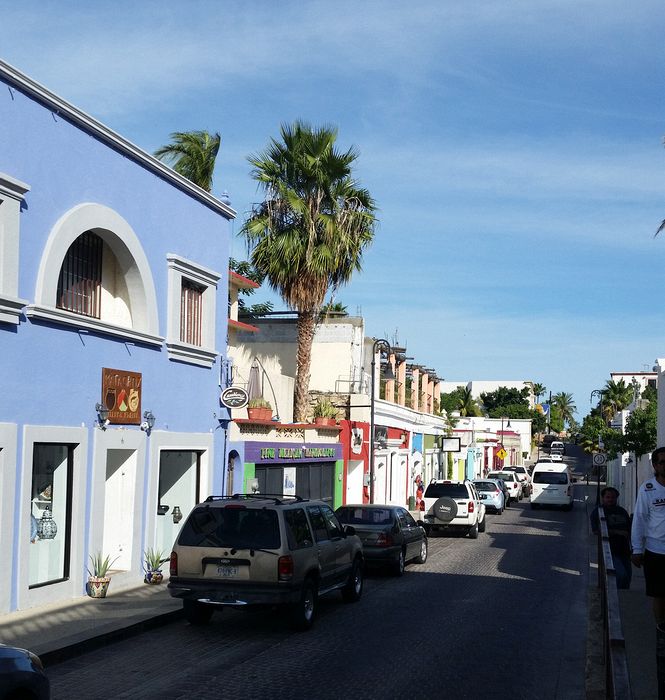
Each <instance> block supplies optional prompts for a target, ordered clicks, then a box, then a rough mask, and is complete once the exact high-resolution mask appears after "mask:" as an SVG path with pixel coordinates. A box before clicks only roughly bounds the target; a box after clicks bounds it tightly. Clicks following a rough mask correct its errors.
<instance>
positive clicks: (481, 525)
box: [478, 517, 487, 532]
mask: <svg viewBox="0 0 665 700" xmlns="http://www.w3.org/2000/svg"><path fill="white" fill-rule="evenodd" d="M486 525H487V518H486V517H485V518H483V519H482V521H481V522H479V523H478V532H485V527H486Z"/></svg>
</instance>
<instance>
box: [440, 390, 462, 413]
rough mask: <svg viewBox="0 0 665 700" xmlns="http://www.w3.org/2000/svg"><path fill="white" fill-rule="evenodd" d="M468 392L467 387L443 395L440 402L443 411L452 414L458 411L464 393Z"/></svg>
mask: <svg viewBox="0 0 665 700" xmlns="http://www.w3.org/2000/svg"><path fill="white" fill-rule="evenodd" d="M465 391H466V387H463V386H459V387H457V389H453V391H449V392H448V393H445V394H441V400H440V406H441V410H442V411H446V412H448V413H452V412H453V411H458V410H459V408H458V406H459V402H460V400H461V399H462V397H463V396H464V392H465Z"/></svg>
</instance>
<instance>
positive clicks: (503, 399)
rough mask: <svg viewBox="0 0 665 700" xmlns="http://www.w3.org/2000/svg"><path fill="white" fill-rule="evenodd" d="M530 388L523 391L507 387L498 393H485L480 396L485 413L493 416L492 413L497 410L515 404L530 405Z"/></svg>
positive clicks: (500, 389)
mask: <svg viewBox="0 0 665 700" xmlns="http://www.w3.org/2000/svg"><path fill="white" fill-rule="evenodd" d="M530 393H531V390H530V389H529V387H524V388H523V389H509V388H508V387H505V386H500V387H499V388H498V389H496V391H490V392H484V393H482V394H481V395H480V400H481V402H482V404H483V407H484V409H485V413H487V414H488V415H491V411H493V409H495V408H502V407H504V406H511V405H515V404H522V405H524V406H528V405H529V394H530Z"/></svg>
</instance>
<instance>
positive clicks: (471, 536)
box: [469, 523, 478, 540]
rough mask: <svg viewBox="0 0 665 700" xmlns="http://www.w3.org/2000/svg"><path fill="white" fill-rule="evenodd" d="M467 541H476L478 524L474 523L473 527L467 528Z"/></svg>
mask: <svg viewBox="0 0 665 700" xmlns="http://www.w3.org/2000/svg"><path fill="white" fill-rule="evenodd" d="M469 539H471V540H477V539H478V523H476V524H475V525H474V526H473V527H470V528H469Z"/></svg>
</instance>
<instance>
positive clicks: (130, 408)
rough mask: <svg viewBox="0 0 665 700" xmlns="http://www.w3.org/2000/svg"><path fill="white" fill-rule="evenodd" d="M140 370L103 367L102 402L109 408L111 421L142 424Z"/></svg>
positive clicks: (119, 423)
mask: <svg viewBox="0 0 665 700" xmlns="http://www.w3.org/2000/svg"><path fill="white" fill-rule="evenodd" d="M141 383H142V375H141V373H140V372H128V371H127V370H124V369H110V368H108V367H102V403H103V404H104V405H105V406H106V408H108V410H109V415H108V419H109V423H111V424H114V423H115V424H116V425H140V424H141Z"/></svg>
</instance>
